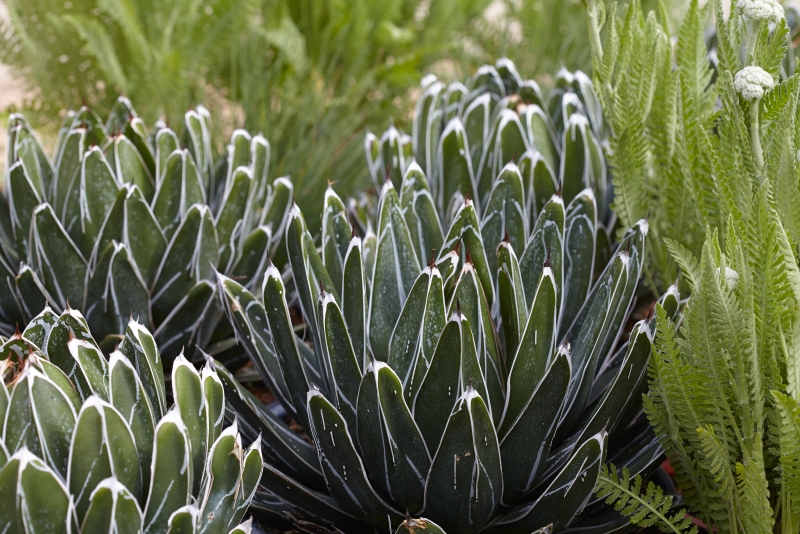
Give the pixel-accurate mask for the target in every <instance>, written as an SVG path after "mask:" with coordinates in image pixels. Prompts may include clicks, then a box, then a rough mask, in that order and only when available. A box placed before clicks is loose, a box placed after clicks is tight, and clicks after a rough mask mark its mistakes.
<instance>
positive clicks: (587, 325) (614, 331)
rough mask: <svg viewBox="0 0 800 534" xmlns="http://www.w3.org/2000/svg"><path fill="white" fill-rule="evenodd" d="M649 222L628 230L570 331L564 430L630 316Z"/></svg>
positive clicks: (581, 406) (578, 413)
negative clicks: (570, 355) (570, 347)
mask: <svg viewBox="0 0 800 534" xmlns="http://www.w3.org/2000/svg"><path fill="white" fill-rule="evenodd" d="M646 235H647V222H646V221H644V220H642V221H639V222H638V223H636V224H635V225H634V226H633V228H631V229H630V230H628V232H627V233H626V234H625V237H624V238H623V240H622V242H621V243H620V245H619V249H618V250H619V251H618V252H617V253H616V255H615V256H614V258H613V259H612V261H611V262H610V263H609V264H608V266H607V267H606V270H605V271H604V272H603V274H602V275H601V276H600V278H599V279H598V281H597V283H596V284H595V286H594V287H593V288H592V292H591V293H590V294H589V298H588V299H587V300H586V303H585V304H584V305H583V308H581V311H580V312H579V313H578V316H577V317H576V318H575V320H574V321H573V323H572V326H571V327H570V329H569V331H568V334H567V335H568V337H569V339H570V343H572V347H573V351H572V381H571V382H570V391H569V394H568V404H569V407H568V412H566V414H565V415H564V418H563V419H562V422H561V423H560V427H562V428H561V429H560V430H559V431H560V432H568V431H569V430H571V427H572V425H573V424H574V423H575V421H577V420H578V418H579V417H580V416H581V413H582V412H583V409H584V407H585V404H586V400H587V399H588V396H589V392H590V390H591V382H592V380H593V378H594V376H595V371H596V370H597V365H598V362H600V361H602V360H603V359H604V358H605V357H606V355H607V354H608V352H609V351H610V350H611V348H612V347H613V346H614V345H615V344H616V341H617V339H618V338H619V336H620V334H621V329H622V325H623V324H624V321H625V318H626V317H627V315H628V311H629V308H630V304H631V300H632V299H633V293H634V290H635V289H636V285H637V284H638V281H639V275H640V273H641V270H642V262H643V261H644V243H645V237H646Z"/></svg>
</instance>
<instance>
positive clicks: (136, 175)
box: [106, 136, 155, 201]
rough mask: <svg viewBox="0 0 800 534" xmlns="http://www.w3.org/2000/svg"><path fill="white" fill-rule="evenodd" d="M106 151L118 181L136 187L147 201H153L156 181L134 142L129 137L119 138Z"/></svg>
mask: <svg viewBox="0 0 800 534" xmlns="http://www.w3.org/2000/svg"><path fill="white" fill-rule="evenodd" d="M106 150H107V157H108V161H109V164H110V166H111V169H112V170H113V171H114V175H115V176H116V177H117V181H118V182H119V183H120V184H122V183H130V184H133V185H135V186H136V187H138V188H139V190H140V191H141V192H142V195H144V198H145V199H147V200H148V201H150V200H152V198H153V194H154V193H155V181H154V180H153V177H152V176H151V175H150V169H148V167H147V165H146V164H145V162H144V159H143V158H142V155H141V154H140V153H139V151H138V150H137V149H136V147H135V146H134V144H133V142H132V141H131V140H130V139H128V138H127V137H124V136H117V137H115V138H114V140H113V141H112V142H111V146H109V147H108V148H107V149H106ZM148 152H149V149H148Z"/></svg>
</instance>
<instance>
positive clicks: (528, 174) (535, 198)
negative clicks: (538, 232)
mask: <svg viewBox="0 0 800 534" xmlns="http://www.w3.org/2000/svg"><path fill="white" fill-rule="evenodd" d="M518 165H519V171H520V174H521V175H522V183H523V185H524V186H525V202H526V206H527V209H528V217H529V227H530V228H535V226H536V220H537V219H538V217H539V214H540V213H541V212H542V209H544V206H545V204H547V202H548V201H549V200H550V199H551V198H552V197H553V195H555V194H557V193H558V181H557V180H556V175H555V173H554V172H553V167H551V166H550V164H549V163H547V160H545V159H544V157H543V156H542V155H541V154H539V153H538V152H536V151H535V150H529V151H528V152H526V153H525V154H523V155H522V157H521V158H520V159H519V161H518Z"/></svg>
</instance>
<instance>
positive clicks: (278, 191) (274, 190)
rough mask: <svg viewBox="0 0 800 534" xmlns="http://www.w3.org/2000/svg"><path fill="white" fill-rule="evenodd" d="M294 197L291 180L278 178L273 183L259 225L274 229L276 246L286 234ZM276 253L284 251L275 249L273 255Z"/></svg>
mask: <svg viewBox="0 0 800 534" xmlns="http://www.w3.org/2000/svg"><path fill="white" fill-rule="evenodd" d="M293 197H294V185H293V184H292V182H291V181H290V180H289V179H287V178H278V179H276V180H275V181H274V182H273V183H272V185H271V191H270V194H269V198H268V199H267V203H266V205H265V207H264V211H263V212H262V214H261V221H260V222H259V224H260V225H261V226H269V227H270V228H272V235H274V236H276V237H277V238H278V239H277V240H276V244H277V242H280V239H281V238H283V235H284V233H285V225H286V222H287V215H288V213H289V210H291V208H292V198H293ZM275 252H277V253H281V254H282V253H283V251H282V250H277V249H276V248H275V247H273V254H274V253H275Z"/></svg>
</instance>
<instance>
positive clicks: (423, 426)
mask: <svg viewBox="0 0 800 534" xmlns="http://www.w3.org/2000/svg"><path fill="white" fill-rule="evenodd" d="M420 374H421V373H420ZM411 387H412V390H411V393H412V394H414V395H415V397H414V403H413V408H414V420H415V421H416V422H417V424H418V425H419V428H420V430H421V431H422V435H423V437H424V438H425V443H426V444H427V445H428V451H429V452H433V451H435V450H436V447H437V446H438V444H439V439H440V438H441V436H442V431H443V430H444V428H445V426H446V424H447V420H448V418H449V417H450V415H451V414H450V412H451V410H452V408H453V406H454V405H455V404H456V402H458V401H459V399H460V398H461V394H462V393H463V392H464V391H466V390H467V387H470V388H472V389H475V390H476V391H478V393H479V394H481V396H482V397H486V398H488V396H487V392H486V380H485V379H484V377H483V372H482V369H481V365H480V362H479V361H478V357H477V354H476V352H475V343H474V341H473V336H472V328H470V324H469V321H468V320H467V318H466V317H465V316H464V315H463V314H462V313H461V311H460V310H457V311H456V312H455V313H453V314H452V315H451V316H450V319H449V320H448V322H447V325H446V326H445V327H444V330H443V331H442V335H441V336H440V337H439V343H438V345H437V346H436V352H435V353H434V355H433V359H432V360H431V363H430V367H428V370H427V372H426V373H425V377H424V378H423V379H422V382H421V384H420V385H419V386H417V385H416V383H412V386H411ZM414 392H416V393H414ZM497 409H500V407H499V406H498V407H497ZM488 410H489V413H491V410H492V408H491V406H489V408H488Z"/></svg>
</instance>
